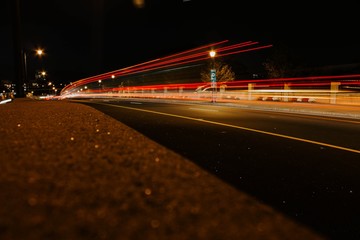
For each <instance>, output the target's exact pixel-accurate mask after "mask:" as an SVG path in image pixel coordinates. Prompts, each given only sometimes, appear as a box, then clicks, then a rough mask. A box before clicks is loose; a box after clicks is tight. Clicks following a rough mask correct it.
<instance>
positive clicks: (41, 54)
mask: <svg viewBox="0 0 360 240" xmlns="http://www.w3.org/2000/svg"><path fill="white" fill-rule="evenodd" d="M35 55H36V56H38V57H42V56H43V55H44V50H43V49H41V48H38V49H36V50H35ZM23 57H24V80H25V81H24V83H25V85H27V86H28V88H29V81H28V60H27V54H26V51H25V50H23ZM44 73H45V72H44V71H43V72H42V75H43V76H45V74H44Z"/></svg>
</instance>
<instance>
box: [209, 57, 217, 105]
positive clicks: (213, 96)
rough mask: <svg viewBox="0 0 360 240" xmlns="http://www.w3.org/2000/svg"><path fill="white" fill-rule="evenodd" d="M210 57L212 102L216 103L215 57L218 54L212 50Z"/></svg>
mask: <svg viewBox="0 0 360 240" xmlns="http://www.w3.org/2000/svg"><path fill="white" fill-rule="evenodd" d="M209 55H210V57H211V59H212V61H211V63H212V64H211V70H210V81H211V88H212V99H211V102H212V103H214V102H216V100H215V91H216V69H215V60H214V59H215V56H216V52H215V51H214V50H211V51H210V52H209Z"/></svg>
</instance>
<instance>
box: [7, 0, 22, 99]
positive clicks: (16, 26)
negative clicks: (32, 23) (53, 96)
mask: <svg viewBox="0 0 360 240" xmlns="http://www.w3.org/2000/svg"><path fill="white" fill-rule="evenodd" d="M9 2H10V4H12V6H11V8H12V11H13V14H12V15H13V24H12V29H13V42H14V46H13V48H14V83H15V92H16V95H15V97H18V98H22V97H25V93H24V78H25V61H24V52H23V46H22V36H21V14H20V0H12V1H9Z"/></svg>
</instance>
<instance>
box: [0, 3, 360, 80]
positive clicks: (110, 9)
mask: <svg viewBox="0 0 360 240" xmlns="http://www.w3.org/2000/svg"><path fill="white" fill-rule="evenodd" d="M135 2H141V1H140V0H137V1H136V0H134V1H132V0H91V1H89V0H52V1H40V0H33V1H27V0H20V3H21V8H20V10H21V40H22V44H23V47H24V49H26V51H27V52H29V56H28V67H29V74H31V73H32V72H33V71H35V69H39V68H43V69H44V70H46V71H47V72H48V77H49V78H51V79H53V81H55V82H58V83H59V82H64V83H68V82H70V81H76V80H79V79H81V78H84V77H88V76H92V75H96V74H100V73H104V72H107V71H112V70H116V69H120V68H123V67H127V66H131V65H133V64H137V63H141V62H145V61H148V60H151V59H155V58H158V57H162V56H166V55H169V54H172V53H177V52H180V51H184V50H187V49H190V48H195V47H198V46H201V45H205V44H209V43H212V42H216V41H221V40H225V39H227V40H229V41H230V42H231V43H239V42H243V41H258V42H259V43H261V44H264V45H266V44H273V45H274V47H273V48H275V47H278V46H285V47H286V48H287V49H289V50H290V51H289V54H291V55H292V56H293V58H294V59H296V61H295V62H296V63H298V64H301V65H309V66H329V65H330V66H342V65H348V64H354V63H360V37H358V22H359V20H358V15H357V14H358V13H357V6H356V5H355V4H349V3H346V2H344V1H342V2H334V3H330V2H326V3H316V4H315V2H314V1H313V2H310V3H307V2H304V1H302V2H301V3H300V2H289V3H275V2H271V3H262V2H239V1H226V0H225V1H223V0H222V1H220V0H218V1H212V0H210V1H196V0H187V1H186V0H162V1H161V0H157V1H154V0H144V1H143V2H144V5H143V6H139V5H136V4H135ZM0 11H1V12H0V20H1V21H0V27H1V28H0V31H1V32H0V33H1V38H0V46H1V56H0V63H1V69H0V70H1V71H0V80H3V79H10V80H12V79H13V78H14V71H15V70H14V38H13V26H14V25H13V23H14V20H13V19H14V10H13V1H12V0H7V1H5V2H4V1H3V2H2V3H1V10H0ZM37 47H42V48H44V49H45V51H46V55H45V56H43V57H42V58H41V59H39V58H37V57H35V55H34V53H33V50H34V49H36V48H37ZM269 54H270V51H264V52H263V53H262V54H258V53H246V54H243V55H241V60H240V61H243V62H249V63H253V67H254V68H259V66H260V65H261V62H262V61H263V60H264V59H265V58H266V57H268V55H269ZM254 59H256V60H254ZM359 70H360V69H359Z"/></svg>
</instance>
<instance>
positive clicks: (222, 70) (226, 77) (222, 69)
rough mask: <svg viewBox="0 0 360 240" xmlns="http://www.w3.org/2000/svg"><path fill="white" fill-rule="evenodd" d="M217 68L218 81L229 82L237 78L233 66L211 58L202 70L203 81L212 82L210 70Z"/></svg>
mask: <svg viewBox="0 0 360 240" xmlns="http://www.w3.org/2000/svg"><path fill="white" fill-rule="evenodd" d="M211 69H215V70H216V81H217V82H228V81H233V80H234V79H235V73H234V72H233V71H232V69H231V66H230V65H228V64H226V63H224V62H223V61H221V60H211V61H209V63H208V64H207V65H206V67H205V68H204V69H203V70H202V71H201V73H200V76H201V81H203V82H210V70H211Z"/></svg>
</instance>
